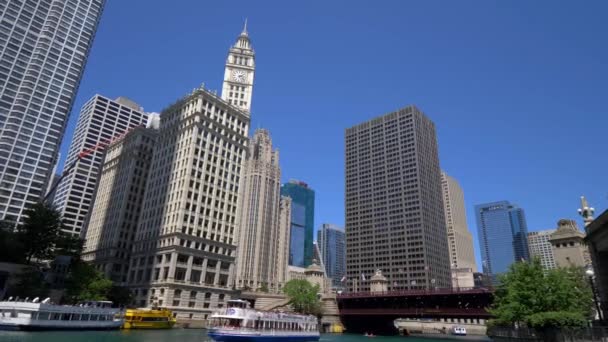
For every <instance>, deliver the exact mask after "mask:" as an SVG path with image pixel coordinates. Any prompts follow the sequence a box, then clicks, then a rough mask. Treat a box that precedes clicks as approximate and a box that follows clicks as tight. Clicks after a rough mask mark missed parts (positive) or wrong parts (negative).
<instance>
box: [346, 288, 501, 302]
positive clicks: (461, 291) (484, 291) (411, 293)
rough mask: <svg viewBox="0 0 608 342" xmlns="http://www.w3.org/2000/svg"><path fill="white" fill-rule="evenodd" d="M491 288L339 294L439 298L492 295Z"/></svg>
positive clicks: (356, 296)
mask: <svg viewBox="0 0 608 342" xmlns="http://www.w3.org/2000/svg"><path fill="white" fill-rule="evenodd" d="M493 292H494V290H493V289H491V288H458V289H452V288H437V289H421V290H396V291H383V292H370V291H362V292H343V293H340V294H338V295H337V296H336V297H337V298H338V299H342V298H363V297H401V296H429V295H431V296H437V295H458V294H491V293H493Z"/></svg>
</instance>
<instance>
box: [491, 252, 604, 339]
mask: <svg viewBox="0 0 608 342" xmlns="http://www.w3.org/2000/svg"><path fill="white" fill-rule="evenodd" d="M499 280H500V285H499V287H498V289H497V291H496V293H495V299H494V306H493V308H492V309H491V310H490V312H491V313H492V314H493V315H494V316H495V319H494V320H492V321H490V325H502V326H514V325H517V326H521V325H526V326H528V327H532V328H536V329H539V330H546V329H550V328H559V327H575V326H583V325H585V324H586V322H587V320H588V319H590V318H591V317H592V310H593V309H592V307H593V294H592V292H591V288H590V287H589V285H588V284H587V282H586V281H585V276H584V273H583V270H582V269H581V268H574V267H572V268H558V269H554V270H544V269H543V268H542V266H541V263H540V259H538V258H534V259H533V260H532V261H530V262H517V263H515V264H513V265H511V267H510V269H509V272H507V273H506V274H504V275H502V276H501V277H500V278H499Z"/></svg>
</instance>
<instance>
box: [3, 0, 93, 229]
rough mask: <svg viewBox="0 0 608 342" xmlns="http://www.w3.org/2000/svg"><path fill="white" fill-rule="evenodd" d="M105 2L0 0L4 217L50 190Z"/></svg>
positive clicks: (17, 218) (14, 215)
mask: <svg viewBox="0 0 608 342" xmlns="http://www.w3.org/2000/svg"><path fill="white" fill-rule="evenodd" d="M103 5H104V1H103V0H72V1H56V0H37V1H31V0H27V1H24V0H15V1H1V2H0V23H1V25H0V220H1V219H6V220H9V221H14V222H19V221H20V220H21V216H22V214H23V212H24V210H26V209H27V207H28V206H29V205H30V204H32V203H34V202H36V201H38V200H40V199H42V198H43V197H44V196H45V192H46V189H47V188H48V183H49V182H50V181H51V179H52V176H53V168H54V167H55V165H56V163H57V156H58V151H59V146H60V144H61V139H62V137H63V133H64V131H65V126H66V123H67V118H68V115H69V113H70V110H71V108H72V104H73V102H74V97H75V95H76V91H77V90H78V84H79V82H80V78H81V76H82V73H83V70H84V67H85V64H86V60H87V56H88V54H89V50H90V48H91V44H92V42H93V37H94V35H95V31H96V29H97V24H98V22H99V19H100V17H101V13H102V9H103Z"/></svg>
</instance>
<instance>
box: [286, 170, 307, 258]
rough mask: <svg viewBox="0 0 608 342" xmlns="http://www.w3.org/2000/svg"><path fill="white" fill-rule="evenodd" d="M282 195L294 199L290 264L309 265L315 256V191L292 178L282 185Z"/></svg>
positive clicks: (290, 238) (292, 202) (292, 204)
mask: <svg viewBox="0 0 608 342" xmlns="http://www.w3.org/2000/svg"><path fill="white" fill-rule="evenodd" d="M281 195H283V196H286V197H289V198H291V200H292V201H291V232H290V236H289V240H290V241H289V265H291V266H297V267H307V266H308V265H310V264H311V263H312V256H313V239H314V220H315V192H314V190H312V189H311V188H310V187H309V186H308V184H306V183H304V182H302V181H298V180H290V181H289V182H288V183H285V184H283V186H282V187H281Z"/></svg>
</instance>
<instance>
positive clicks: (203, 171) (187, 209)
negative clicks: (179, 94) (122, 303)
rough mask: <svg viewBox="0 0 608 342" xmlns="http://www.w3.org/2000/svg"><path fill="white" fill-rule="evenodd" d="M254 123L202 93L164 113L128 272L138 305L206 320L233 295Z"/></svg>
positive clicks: (239, 41)
mask: <svg viewBox="0 0 608 342" xmlns="http://www.w3.org/2000/svg"><path fill="white" fill-rule="evenodd" d="M243 41H246V42H247V44H249V38H248V36H247V35H244V34H241V35H240V36H239V37H238V38H237V45H239V44H243V43H242V42H243ZM247 46H248V47H249V48H250V50H251V52H253V50H252V49H251V46H250V45H247ZM231 54H232V50H231V52H230V53H229V56H230V55H231ZM229 58H230V57H229ZM251 58H253V55H251ZM231 68H232V66H231V63H227V64H226V69H227V70H228V69H231ZM224 95H225V94H224ZM249 122H250V116H249V112H248V111H245V110H244V109H243V108H242V107H238V106H236V105H233V104H230V103H228V102H227V101H225V100H223V99H222V98H220V97H218V96H217V95H215V93H213V92H210V91H207V90H205V89H203V88H199V89H195V90H194V91H193V92H192V93H190V94H189V95H187V96H185V97H183V98H182V99H180V100H179V101H177V102H176V103H174V104H173V105H171V106H169V107H168V108H166V109H165V110H163V112H162V113H161V122H160V129H159V132H158V138H157V143H156V147H155V149H154V155H153V157H152V166H151V168H150V175H149V177H148V183H147V185H146V192H145V197H144V203H143V206H142V215H141V218H140V220H139V225H138V228H137V233H136V237H135V244H134V245H133V250H132V256H131V264H130V267H129V276H128V282H129V286H130V287H131V288H132V289H133V292H134V295H135V300H136V304H137V305H139V306H146V305H148V304H150V303H152V302H154V303H157V304H158V305H160V306H164V307H167V308H169V309H171V310H173V312H174V313H176V315H177V318H178V319H195V320H204V319H207V317H208V315H209V314H211V312H212V311H213V310H215V309H216V308H219V307H223V306H224V305H225V300H227V299H229V298H230V296H231V295H232V293H233V290H232V286H233V285H234V274H235V271H236V270H235V258H236V239H237V234H238V231H237V223H236V220H237V217H239V216H240V212H239V210H242V209H240V208H239V209H237V208H238V207H239V206H238V203H239V196H240V194H241V192H240V191H239V185H240V177H241V165H242V163H243V161H244V159H245V158H246V157H247V146H248V141H249V140H248V131H249Z"/></svg>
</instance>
